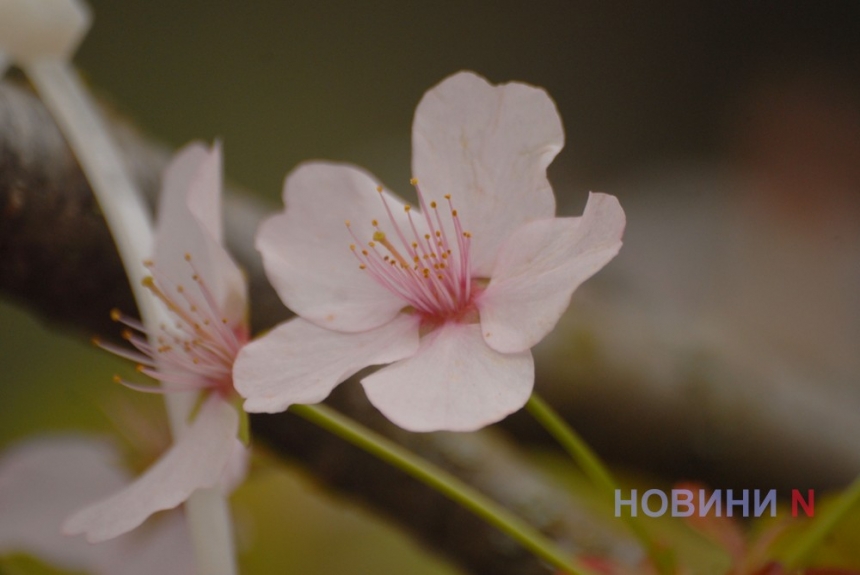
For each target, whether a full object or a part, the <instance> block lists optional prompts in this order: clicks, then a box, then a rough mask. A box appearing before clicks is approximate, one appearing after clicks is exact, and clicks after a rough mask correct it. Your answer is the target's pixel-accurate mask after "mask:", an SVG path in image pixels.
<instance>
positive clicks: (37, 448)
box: [0, 436, 194, 575]
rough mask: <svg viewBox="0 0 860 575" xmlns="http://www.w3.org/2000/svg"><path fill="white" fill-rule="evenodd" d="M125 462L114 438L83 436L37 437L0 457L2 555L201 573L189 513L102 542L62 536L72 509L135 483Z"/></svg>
mask: <svg viewBox="0 0 860 575" xmlns="http://www.w3.org/2000/svg"><path fill="white" fill-rule="evenodd" d="M119 460H120V454H119V453H118V452H117V450H116V449H115V448H114V447H113V446H112V445H111V444H109V443H108V442H106V441H102V440H95V439H89V438H84V437H77V436H56V437H50V438H42V439H35V440H29V441H26V442H23V443H21V444H19V445H18V446H16V447H15V448H13V449H11V450H9V451H7V452H6V453H5V454H4V456H3V459H2V460H0V554H3V553H11V552H24V553H28V554H30V555H33V556H35V557H37V558H39V559H40V560H42V561H44V562H46V563H48V564H50V565H52V566H54V567H58V568H60V569H68V570H75V571H79V570H82V571H87V572H91V573H96V574H98V575H144V574H149V573H168V572H169V573H176V574H189V575H190V574H191V573H193V572H194V571H193V557H192V553H191V542H190V540H189V538H188V532H187V527H186V525H185V521H184V519H183V518H182V516H181V515H174V516H165V517H164V518H162V519H161V520H160V521H158V522H156V523H155V524H154V525H153V529H151V530H147V531H145V532H135V533H130V534H127V535H124V536H122V537H119V538H117V539H114V540H112V541H110V542H106V543H103V544H100V545H91V544H89V543H87V542H86V541H83V540H81V539H77V538H70V537H65V536H63V535H62V534H61V532H60V525H61V524H62V522H63V519H64V518H65V517H66V516H68V514H69V513H70V512H72V511H74V510H75V509H77V508H79V507H80V506H81V505H82V504H84V503H86V502H87V501H89V500H92V499H93V498H95V497H98V496H100V495H103V494H104V493H105V492H110V491H114V490H116V489H118V488H120V487H122V485H123V484H125V483H126V482H127V481H128V479H129V476H128V474H127V473H124V472H123V471H121V470H119V469H118V468H116V467H115V465H116V463H117V462H118V461H119Z"/></svg>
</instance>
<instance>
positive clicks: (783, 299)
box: [0, 0, 860, 574]
mask: <svg viewBox="0 0 860 575" xmlns="http://www.w3.org/2000/svg"><path fill="white" fill-rule="evenodd" d="M91 5H92V6H93V9H94V13H95V21H94V25H93V28H92V30H91V32H90V34H89V35H88V37H87V38H86V40H85V42H84V43H83V45H82V46H81V48H80V51H79V53H78V55H77V58H76V63H77V64H78V66H79V67H80V69H81V70H82V72H83V73H84V74H85V76H86V78H87V79H88V81H89V82H90V84H91V86H92V87H93V89H94V90H95V91H96V92H97V93H98V94H99V95H100V96H101V97H103V98H105V99H106V100H107V101H108V102H110V103H111V105H112V106H113V107H115V108H116V109H117V110H118V111H119V112H121V113H122V114H124V115H127V116H128V117H130V118H131V119H133V120H134V121H135V122H136V123H137V124H138V125H139V127H140V128H141V129H142V130H144V131H145V132H147V133H149V134H151V135H152V136H153V137H154V138H156V139H159V140H161V141H163V142H165V143H167V144H169V145H171V146H180V145H182V144H184V143H185V142H187V141H189V140H192V139H199V138H202V139H205V140H212V139H214V138H219V139H221V140H222V142H223V144H224V149H225V166H226V171H227V174H228V177H229V178H230V179H232V180H233V181H234V182H237V183H238V184H240V185H241V186H243V187H245V188H248V189H249V190H252V191H253V192H254V193H256V194H258V195H259V196H260V197H261V198H265V199H266V200H268V201H270V202H272V205H273V206H277V205H279V201H280V200H279V194H280V186H281V183H282V181H283V177H284V175H285V174H286V173H287V172H288V171H289V170H290V169H292V168H293V167H294V166H295V165H296V164H297V163H299V162H300V161H302V160H305V159H314V158H323V159H333V160H342V161H350V162H354V163H357V164H359V165H362V166H364V167H366V168H368V169H369V170H370V171H372V172H374V173H375V174H377V175H378V176H379V177H380V178H381V179H382V180H383V181H385V182H386V183H387V185H389V186H390V187H391V188H392V189H395V190H397V189H401V190H405V189H407V188H408V185H407V183H408V179H409V177H410V175H411V174H410V171H409V162H410V141H409V135H410V124H411V117H412V113H413V110H414V107H415V105H416V104H417V102H418V100H419V99H420V97H421V95H422V94H423V93H424V92H425V91H426V90H427V89H428V88H430V87H431V86H433V85H434V84H436V83H437V82H439V81H440V80H441V79H443V78H444V77H446V76H447V75H449V74H452V73H454V72H456V71H458V70H462V69H470V70H474V71H476V72H478V73H480V74H483V75H485V76H486V77H487V78H488V79H490V80H491V81H494V82H504V81H509V80H518V81H524V82H528V83H531V84H535V85H538V86H542V87H544V88H546V89H547V91H548V92H549V93H550V94H551V95H552V97H553V98H554V99H555V101H556V102H557V105H558V108H559V111H560V113H561V116H562V118H563V121H564V125H565V129H566V133H567V145H566V147H565V149H564V150H563V151H562V153H561V154H560V155H559V156H558V158H557V159H556V161H555V163H554V164H553V165H552V166H551V168H550V176H551V179H552V181H553V183H554V185H555V188H556V193H557V196H558V198H559V206H560V211H561V212H563V213H565V214H571V215H572V214H575V213H578V212H579V211H581V208H582V205H583V204H584V201H585V197H586V194H587V192H588V191H589V190H600V191H605V192H610V193H613V194H616V195H618V196H619V198H620V199H621V202H622V205H624V206H625V208H626V210H627V212H628V220H629V228H628V233H627V236H626V242H625V247H624V249H623V250H622V254H621V255H620V256H619V258H617V260H616V261H615V262H613V263H612V264H611V265H610V266H609V267H608V268H607V269H606V270H605V271H604V272H601V274H600V276H598V278H596V279H595V280H594V287H591V288H589V289H586V290H585V293H584V294H583V295H581V296H580V295H577V296H576V297H575V307H574V310H575V311H576V310H581V314H579V315H578V316H575V317H572V318H570V319H569V320H566V321H567V323H566V324H565V326H566V327H565V326H563V329H562V335H560V336H558V337H557V338H556V339H555V340H553V341H551V342H549V343H548V344H547V345H546V346H545V347H544V348H543V350H544V351H543V352H541V353H543V354H544V355H543V357H551V358H555V359H557V358H559V357H564V356H565V351H564V349H566V348H565V346H570V349H571V351H570V354H569V355H570V357H571V358H572V359H571V363H576V361H575V360H576V359H577V358H580V357H582V349H583V346H585V347H586V348H588V349H590V350H594V349H596V350H597V351H596V352H594V353H592V355H589V356H588V359H589V360H590V361H589V362H587V368H588V369H584V368H582V366H581V365H579V364H576V365H571V364H569V363H566V362H556V363H555V364H552V365H549V364H542V365H541V367H539V369H540V370H541V375H542V378H543V379H544V380H545V381H547V382H548V383H546V384H545V385H546V386H547V394H548V395H549V396H550V397H552V398H555V400H556V401H558V402H559V403H560V404H562V405H565V406H568V408H567V413H568V414H569V415H571V416H572V417H575V418H576V420H575V424H576V425H577V427H579V428H581V430H582V432H583V433H584V435H585V436H586V437H587V438H588V439H589V440H590V441H591V442H592V443H593V444H594V445H595V446H596V447H597V448H598V449H599V450H600V451H601V452H602V453H604V454H605V455H607V456H608V457H609V458H610V459H611V460H613V461H614V462H616V463H618V464H621V465H625V466H629V467H636V468H640V469H645V470H648V471H649V472H651V473H654V474H656V475H657V476H660V477H663V478H664V479H667V480H674V479H678V478H681V477H696V478H704V479H705V480H707V481H710V482H711V483H712V484H716V485H727V486H731V485H751V484H754V485H757V486H761V487H763V488H769V487H788V486H796V487H803V486H806V485H812V486H816V487H818V486H821V487H831V488H833V487H838V486H840V485H844V483H845V482H847V481H848V480H849V479H850V478H851V477H852V476H853V475H854V474H856V473H857V472H858V471H860V423H858V417H857V414H858V413H860V353H858V350H860V33H858V30H860V4H858V3H857V2H854V1H842V2H837V1H834V2H827V3H813V2H757V3H747V2H717V1H703V2H662V3H654V2H639V1H636V2H584V1H579V0H571V1H562V0H538V1H534V2H524V1H507V0H498V1H459V2H455V1H438V2H395V1H388V0H383V1H380V0H376V1H371V2H348V1H346V0H323V1H318V2H276V1H258V2H237V1H228V0H210V1H207V2H202V1H199V0H190V1H186V2H182V3H176V2H168V1H167V0H152V1H147V2H143V1H138V0H126V1H124V2H110V1H108V0H98V1H95V2H91ZM592 303H593V304H594V305H593V306H591V307H589V304H592ZM589 310H590V311H589ZM595 310H596V311H595ZM0 326H2V330H0V366H2V371H0V374H2V375H0V448H2V447H3V446H6V445H9V444H10V443H11V442H13V441H15V440H16V439H20V438H22V437H25V436H28V435H30V434H32V433H44V432H46V431H49V430H68V429H85V430H89V431H93V432H105V433H115V432H116V429H117V426H118V424H117V423H116V422H115V421H114V420H115V419H116V417H115V415H114V414H115V413H117V412H118V411H121V410H122V409H126V408H128V409H130V410H132V411H135V410H143V411H146V410H152V409H154V408H153V406H154V405H156V404H153V403H152V402H150V401H149V400H148V399H146V398H139V397H129V396H132V395H134V394H133V393H132V392H129V391H126V390H122V389H117V388H116V387H115V386H113V385H112V384H111V376H112V375H113V373H114V372H116V371H117V370H122V369H124V366H122V365H120V364H118V363H117V362H115V361H113V360H111V359H110V358H106V357H105V354H104V353H102V352H99V351H97V350H94V349H91V348H89V347H88V346H86V345H85V344H83V343H81V342H79V341H77V340H72V339H67V338H66V337H64V336H63V334H62V333H59V332H57V331H55V330H54V329H52V328H50V327H45V326H42V325H40V324H39V323H38V322H37V321H36V320H34V319H33V318H32V317H31V316H30V315H29V314H28V313H27V312H26V311H24V310H21V309H18V308H16V307H15V306H14V303H12V302H0ZM565 330H566V331H565ZM583 333H585V334H586V335H587V336H588V341H587V342H586V343H583V342H582V338H581V337H580V338H579V339H576V343H575V344H574V343H571V340H570V339H565V338H570V337H574V336H576V337H578V336H581V335H582V334H583ZM571 334H572V335H571ZM589 346H590V347H589ZM559 350H561V351H559ZM595 354H596V355H595ZM539 357H541V356H539ZM571 374H573V375H571ZM574 376H575V377H574ZM571 378H573V379H578V380H579V381H580V382H581V386H578V387H566V388H564V389H559V388H560V387H561V384H564V383H566V382H567V380H568V379H571ZM559 382H561V384H560V383H559ZM691 382H692V383H691ZM551 384H552V385H551ZM120 404H121V405H123V406H125V407H123V408H119V407H117V406H118V405H120ZM129 405H131V407H128V406H129ZM679 422H680V423H679ZM517 428H519V429H520V432H521V433H523V435H524V436H527V435H528V433H529V430H528V427H527V424H525V423H523V424H522V425H520V424H518V423H517V421H516V420H515V421H514V422H513V423H512V429H517ZM255 481H256V482H257V485H256V486H255V487H254V489H252V490H248V491H245V492H243V493H241V494H240V497H239V499H240V502H241V504H242V505H244V506H245V509H246V512H247V513H248V514H249V516H253V517H256V519H255V520H254V521H251V520H250V519H249V520H248V523H249V524H254V525H265V526H267V527H268V529H264V530H260V529H257V532H256V534H255V537H256V539H255V540H256V541H257V542H258V544H259V545H262V546H263V548H264V549H265V551H263V552H260V553H259V556H260V557H263V556H266V557H267V559H266V560H267V561H269V562H270V563H268V566H267V568H266V570H257V571H254V570H251V571H249V572H259V573H265V572H286V571H287V570H288V569H289V570H291V571H290V572H301V573H308V574H313V573H332V572H350V573H395V572H408V573H419V574H420V573H425V572H426V573H449V572H451V571H450V570H449V569H450V568H449V567H447V566H445V565H443V564H441V563H439V562H436V561H435V560H431V559H429V558H427V557H426V556H425V555H424V554H423V553H422V552H421V551H420V550H418V549H416V548H415V547H414V546H413V545H412V544H411V543H410V542H408V541H406V540H405V539H404V538H403V537H402V536H400V535H398V534H396V533H394V532H393V531H392V530H390V529H388V528H386V527H385V526H384V525H382V524H381V523H380V522H378V521H377V520H375V519H373V518H370V517H369V516H368V514H367V513H365V512H363V511H362V510H359V509H357V508H355V507H353V506H350V505H346V504H344V503H343V502H340V501H331V500H329V499H327V498H325V497H323V496H321V495H320V494H318V493H317V492H316V489H315V488H314V486H313V484H312V482H309V481H307V480H306V478H302V477H301V476H300V475H296V474H294V473H291V472H289V471H288V470H280V469H270V470H268V471H267V472H266V473H263V474H261V475H260V476H259V477H258V478H257V479H256V480H255ZM284 493H288V494H290V495H288V496H285V495H284ZM271 501H276V502H277V504H275V505H271V504H270V503H269V502H271ZM240 520H241V517H240ZM346 534H348V536H347V535H346ZM344 541H348V542H349V543H348V544H344V543H343V542H344ZM380 548H384V549H385V550H386V551H385V553H379V552H378V550H379V549H380ZM255 553H256V552H255ZM416 557H421V559H420V562H417V561H419V560H418V559H416ZM254 560H255V559H254V557H250V558H249V559H248V561H251V562H253V561H254ZM249 568H252V567H249ZM258 569H259V567H258Z"/></svg>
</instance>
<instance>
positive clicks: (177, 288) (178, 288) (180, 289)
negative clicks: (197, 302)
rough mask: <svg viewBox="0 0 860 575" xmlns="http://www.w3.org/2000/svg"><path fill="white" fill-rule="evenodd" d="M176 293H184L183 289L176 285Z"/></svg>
mask: <svg viewBox="0 0 860 575" xmlns="http://www.w3.org/2000/svg"><path fill="white" fill-rule="evenodd" d="M176 291H178V292H179V293H185V288H184V287H182V286H181V285H178V286H176Z"/></svg>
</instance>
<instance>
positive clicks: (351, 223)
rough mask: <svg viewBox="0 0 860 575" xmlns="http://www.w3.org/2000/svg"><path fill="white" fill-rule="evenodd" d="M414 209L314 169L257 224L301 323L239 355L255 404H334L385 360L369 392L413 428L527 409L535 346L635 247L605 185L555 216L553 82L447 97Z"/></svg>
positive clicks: (430, 111) (358, 173)
mask: <svg viewBox="0 0 860 575" xmlns="http://www.w3.org/2000/svg"><path fill="white" fill-rule="evenodd" d="M412 139H413V165H412V169H413V173H414V174H415V179H414V180H413V181H412V184H413V185H414V186H415V190H416V193H417V196H418V204H417V206H415V207H412V206H409V205H408V204H404V203H403V202H402V201H401V200H399V199H398V198H397V197H395V196H394V195H392V194H391V193H389V192H388V191H387V190H386V189H384V187H383V186H381V185H380V184H379V183H378V182H377V181H376V180H375V179H374V178H373V177H372V176H371V175H370V174H368V173H367V172H365V171H363V170H361V169H359V168H356V167H353V166H349V165H345V164H334V163H320V162H315V163H306V164H303V165H301V166H299V167H298V168H297V169H296V170H295V171H293V172H292V173H291V174H290V175H289V176H288V177H287V180H286V182H285V184H284V204H285V206H286V209H285V211H284V212H283V213H280V214H277V215H275V216H273V217H271V218H269V219H268V220H267V221H265V222H264V223H263V225H262V226H261V227H260V230H259V231H258V234H257V247H258V249H259V250H260V252H261V253H262V256H263V262H264V264H265V268H266V272H267V275H268V277H269V279H270V281H271V282H272V284H273V285H274V287H275V289H276V290H277V291H278V293H279V295H280V296H281V299H282V300H283V301H284V303H285V304H286V305H287V306H288V307H289V308H290V309H292V310H293V311H295V312H296V314H297V315H298V316H299V317H298V318H296V319H294V320H291V321H289V322H287V323H285V324H282V325H281V326H279V327H278V328H276V329H275V330H273V331H272V332H270V333H269V334H267V335H265V336H264V337H263V338H261V339H259V340H258V341H255V342H252V343H250V344H249V345H248V346H246V347H245V348H244V349H243V350H242V351H241V352H240V354H239V356H238V358H237V361H236V364H235V366H234V380H235V384H236V389H237V390H238V391H239V393H240V394H241V395H242V396H244V397H245V398H246V401H245V409H246V410H248V411H252V412H255V411H263V412H276V411H280V410H284V409H286V408H287V407H288V406H289V405H291V404H294V403H313V402H319V401H321V400H323V399H324V398H325V397H326V396H327V395H328V394H329V393H330V391H331V390H332V389H333V388H334V387H335V386H336V385H337V384H338V383H340V382H342V381H344V380H345V379H346V378H348V377H349V376H350V375H352V374H354V373H356V372H357V371H359V370H360V369H362V368H364V367H366V366H369V365H378V364H387V363H391V364H392V365H390V366H388V367H385V368H382V369H380V370H379V371H376V372H375V373H373V374H372V375H369V376H367V377H365V378H364V379H363V380H362V384H363V386H364V388H365V390H366V392H367V395H368V398H369V399H370V401H371V402H372V403H373V405H375V406H376V407H377V408H378V409H379V410H380V411H381V412H382V413H384V414H385V415H386V416H387V417H388V418H389V419H391V420H392V421H393V422H395V423H396V424H398V425H400V426H401V427H403V428H405V429H408V430H413V431H431V430H452V431H466V430H473V429H477V428H480V427H482V426H484V425H487V424H489V423H493V422H495V421H498V420H500V419H502V418H503V417H505V416H506V415H508V414H509V413H511V412H513V411H516V410H517V409H519V408H521V407H522V406H523V405H524V404H525V402H526V401H527V399H528V397H529V395H530V394H531V390H532V386H533V383H534V365H533V360H532V355H531V351H530V348H531V347H532V346H533V345H535V344H536V343H537V342H539V341H540V340H541V339H542V338H543V337H544V336H546V335H547V333H549V332H550V331H551V330H552V329H553V327H554V326H555V324H556V322H557V321H558V319H559V317H560V316H561V314H562V313H563V312H564V310H565V309H566V308H567V306H568V303H569V301H570V297H571V295H572V293H573V291H574V290H575V289H576V287H577V286H579V285H580V284H581V283H582V282H583V281H585V280H586V279H588V278H589V277H590V276H591V275H593V274H594V273H595V272H597V271H598V270H599V269H600V268H602V267H603V266H604V265H605V264H606V263H607V262H608V261H609V260H611V259H612V258H613V257H614V256H615V255H616V253H617V252H618V250H619V249H620V247H621V236H622V233H623V230H624V224H625V218H624V212H623V211H622V209H621V207H620V205H619V204H618V201H617V200H616V199H615V198H614V197H612V196H608V195H605V194H591V195H590V196H589V199H588V203H587V205H586V207H585V211H584V213H583V215H582V216H581V217H578V218H556V217H554V216H555V198H554V196H553V193H552V188H551V187H550V184H549V181H548V180H547V177H546V168H547V166H548V165H549V164H550V162H551V161H552V160H553V158H554V157H555V156H556V154H558V152H559V151H560V150H561V148H562V146H563V142H564V133H563V131H562V126H561V120H560V118H559V116H558V112H557V111H556V108H555V105H554V103H553V101H552V100H551V99H550V98H549V96H548V95H547V94H546V92H544V91H543V90H541V89H539V88H535V87H532V86H528V85H525V84H521V83H515V82H514V83H509V84H504V85H500V86H493V85H490V84H489V83H488V82H487V81H486V80H484V79H483V78H481V77H479V76H477V75H475V74H473V73H470V72H461V73H459V74H455V75H454V76H452V77H450V78H448V79H446V80H444V81H443V82H442V83H440V84H439V85H438V86H436V87H435V88H433V89H431V90H430V91H429V92H427V94H426V95H425V96H424V98H423V99H422V100H421V102H420V104H419V105H418V109H417V110H416V112H415V120H414V124H413V129H412Z"/></svg>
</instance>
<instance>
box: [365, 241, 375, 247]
mask: <svg viewBox="0 0 860 575" xmlns="http://www.w3.org/2000/svg"><path fill="white" fill-rule="evenodd" d="M367 245H368V247H371V248H375V247H376V244H375V243H374V242H367Z"/></svg>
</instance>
